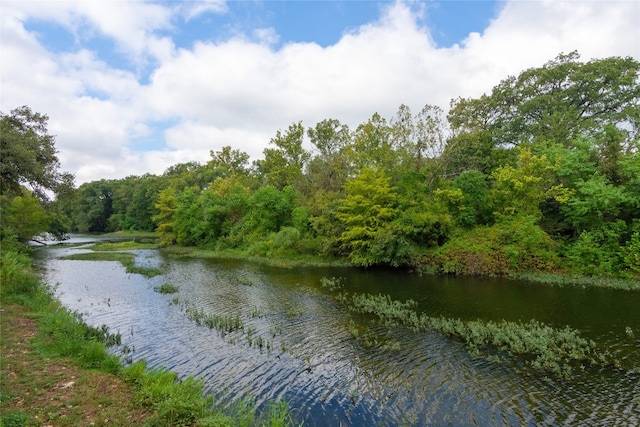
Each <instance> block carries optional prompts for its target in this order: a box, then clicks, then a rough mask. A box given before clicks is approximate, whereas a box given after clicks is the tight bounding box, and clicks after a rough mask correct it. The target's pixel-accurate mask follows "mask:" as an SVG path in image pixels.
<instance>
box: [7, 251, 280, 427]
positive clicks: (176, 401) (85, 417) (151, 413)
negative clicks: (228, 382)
mask: <svg viewBox="0 0 640 427" xmlns="http://www.w3.org/2000/svg"><path fill="white" fill-rule="evenodd" d="M0 285H1V287H0V296H1V297H2V308H1V310H2V311H1V312H0V325H1V332H2V334H1V336H0V350H1V351H2V359H1V362H0V373H1V374H2V378H3V381H2V384H1V385H0V403H1V404H2V407H1V408H0V425H2V426H12V427H14V426H45V425H61V426H64V425H69V426H79V425H87V426H88V425H109V426H129V425H148V426H189V425H193V426H201V427H206V426H250V425H251V426H252V425H263V426H285V425H290V424H291V423H292V421H291V415H290V411H289V408H288V406H287V405H286V403H285V402H274V403H272V404H270V405H268V408H267V410H265V411H264V413H263V414H258V413H257V411H256V407H255V405H253V404H252V402H251V401H250V399H243V400H241V401H240V402H239V403H238V404H237V405H236V406H235V407H232V408H231V410H227V411H225V412H223V411H222V410H220V409H218V408H216V407H215V404H214V401H213V397H212V396H207V395H205V394H204V389H203V383H202V382H201V381H198V380H195V379H193V378H187V379H184V380H178V379H177V376H176V375H175V374H174V373H172V372H168V371H163V370H160V371H159V370H151V371H149V370H148V369H147V368H146V364H145V363H144V362H138V363H135V364H133V365H130V366H127V367H124V366H123V364H122V362H121V360H120V359H119V358H118V357H116V356H114V355H113V354H110V353H109V352H108V347H109V346H113V345H118V344H119V341H120V336H119V334H111V333H109V331H108V329H107V328H106V326H103V327H102V328H93V327H89V326H87V325H86V324H84V322H82V319H81V317H80V316H79V315H77V314H76V313H72V312H69V311H68V310H67V309H66V308H64V307H63V306H61V305H60V303H59V302H58V301H56V300H55V299H53V297H52V296H51V293H50V292H49V289H48V287H47V286H46V284H44V283H42V282H41V281H40V280H39V278H38V277H37V276H36V274H35V273H34V272H33V270H32V268H31V263H30V259H29V258H28V257H27V256H26V255H24V254H19V253H15V252H4V253H3V254H2V262H1V277H0Z"/></svg>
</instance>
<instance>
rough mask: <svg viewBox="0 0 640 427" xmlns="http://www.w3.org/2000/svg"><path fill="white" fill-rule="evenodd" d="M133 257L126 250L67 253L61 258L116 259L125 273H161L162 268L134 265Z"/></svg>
mask: <svg viewBox="0 0 640 427" xmlns="http://www.w3.org/2000/svg"><path fill="white" fill-rule="evenodd" d="M135 257H136V256H135V254H131V253H128V252H86V253H80V254H72V255H67V256H65V257H62V258H61V259H66V260H76V261H118V262H119V263H121V264H122V265H123V266H124V268H125V270H126V271H127V273H132V274H141V275H143V276H145V277H155V276H159V275H161V274H163V272H162V270H161V269H159V268H149V267H141V266H138V265H135Z"/></svg>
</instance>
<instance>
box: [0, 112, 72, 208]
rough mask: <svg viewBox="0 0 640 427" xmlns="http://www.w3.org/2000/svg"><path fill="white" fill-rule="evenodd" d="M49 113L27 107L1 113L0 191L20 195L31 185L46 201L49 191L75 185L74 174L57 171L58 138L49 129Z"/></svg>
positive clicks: (4, 193) (39, 196)
mask: <svg viewBox="0 0 640 427" xmlns="http://www.w3.org/2000/svg"><path fill="white" fill-rule="evenodd" d="M48 120H49V118H48V117H47V116H46V115H43V114H39V113H35V112H33V111H31V109H30V108H29V107H27V106H23V107H19V108H16V109H14V110H12V111H11V112H10V113H9V114H4V113H2V112H0V159H2V162H0V193H1V194H3V195H10V196H21V195H22V190H21V186H22V185H23V184H24V185H28V186H29V188H31V190H32V191H33V192H34V194H35V195H36V196H37V197H38V198H39V199H40V200H43V201H46V200H48V197H47V191H52V192H54V193H55V192H58V191H61V190H63V189H64V188H68V187H71V186H72V185H73V176H72V175H70V174H68V173H61V172H59V171H58V168H59V166H60V163H59V161H58V157H57V150H56V148H55V138H54V137H53V136H52V135H49V133H48V130H47V121H48Z"/></svg>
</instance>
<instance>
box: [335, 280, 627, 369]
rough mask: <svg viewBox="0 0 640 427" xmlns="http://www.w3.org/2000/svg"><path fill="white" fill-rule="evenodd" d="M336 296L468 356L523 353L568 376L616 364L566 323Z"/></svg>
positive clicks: (354, 331) (365, 339)
mask: <svg viewBox="0 0 640 427" xmlns="http://www.w3.org/2000/svg"><path fill="white" fill-rule="evenodd" d="M339 298H340V300H341V301H343V302H344V303H346V304H348V306H349V309H351V310H352V311H355V312H358V313H363V314H369V315H373V316H375V317H377V319H378V322H379V323H380V324H382V325H384V326H386V327H392V326H405V327H408V328H410V329H411V330H413V331H414V332H416V333H417V332H420V331H426V330H433V331H437V332H439V333H441V334H443V335H446V336H449V337H452V338H455V339H459V340H461V341H463V342H464V343H465V344H466V347H467V350H468V351H469V353H470V354H471V355H472V356H477V357H480V356H484V355H485V353H486V351H487V350H490V349H492V348H493V349H496V350H499V351H502V352H504V353H506V354H508V355H510V356H518V357H520V358H522V359H523V360H524V362H525V363H526V364H527V365H529V366H530V367H531V368H533V369H534V370H536V371H540V372H550V373H552V374H554V375H556V376H559V377H563V378H567V377H568V376H570V375H571V373H572V371H573V369H574V368H575V367H576V366H581V365H582V364H584V363H587V364H593V365H601V366H604V365H613V364H614V361H613V359H612V358H611V356H610V355H609V354H608V353H607V352H600V351H598V349H597V348H596V344H595V342H593V341H592V340H589V339H586V338H582V337H581V336H580V334H579V331H577V330H574V329H571V328H569V327H566V328H563V329H556V328H552V327H550V326H547V325H545V324H543V323H541V322H538V321H536V320H531V321H529V322H527V323H522V322H509V321H506V320H502V321H500V322H493V321H487V322H484V321H480V320H477V321H463V320H460V319H449V318H445V317H429V316H426V315H419V314H418V313H417V312H416V311H415V310H413V308H414V307H415V306H416V305H417V303H416V302H415V301H412V300H407V301H405V302H404V303H403V302H400V301H395V300H392V299H391V297H390V296H389V295H366V294H356V295H350V294H347V293H342V294H340V295H339ZM348 329H349V332H350V334H351V335H352V336H354V337H356V338H357V337H359V336H361V341H362V343H363V344H364V345H365V346H376V345H378V343H377V342H376V338H375V337H373V336H372V335H371V334H364V335H362V331H361V330H359V329H358V328H357V327H356V326H355V325H353V324H350V326H349V327H348ZM629 329H630V328H629ZM393 347H394V348H395V347H396V346H393ZM489 355H491V354H490V353H489ZM485 357H486V356H485ZM492 359H493V360H496V358H492ZM498 359H499V358H498Z"/></svg>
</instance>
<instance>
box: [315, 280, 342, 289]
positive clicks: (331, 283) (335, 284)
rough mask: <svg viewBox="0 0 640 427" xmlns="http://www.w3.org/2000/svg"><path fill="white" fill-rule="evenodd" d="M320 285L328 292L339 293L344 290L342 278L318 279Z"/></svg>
mask: <svg viewBox="0 0 640 427" xmlns="http://www.w3.org/2000/svg"><path fill="white" fill-rule="evenodd" d="M320 284H321V285H322V287H323V288H325V289H328V290H330V291H339V290H342V288H344V277H323V278H321V279H320Z"/></svg>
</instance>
